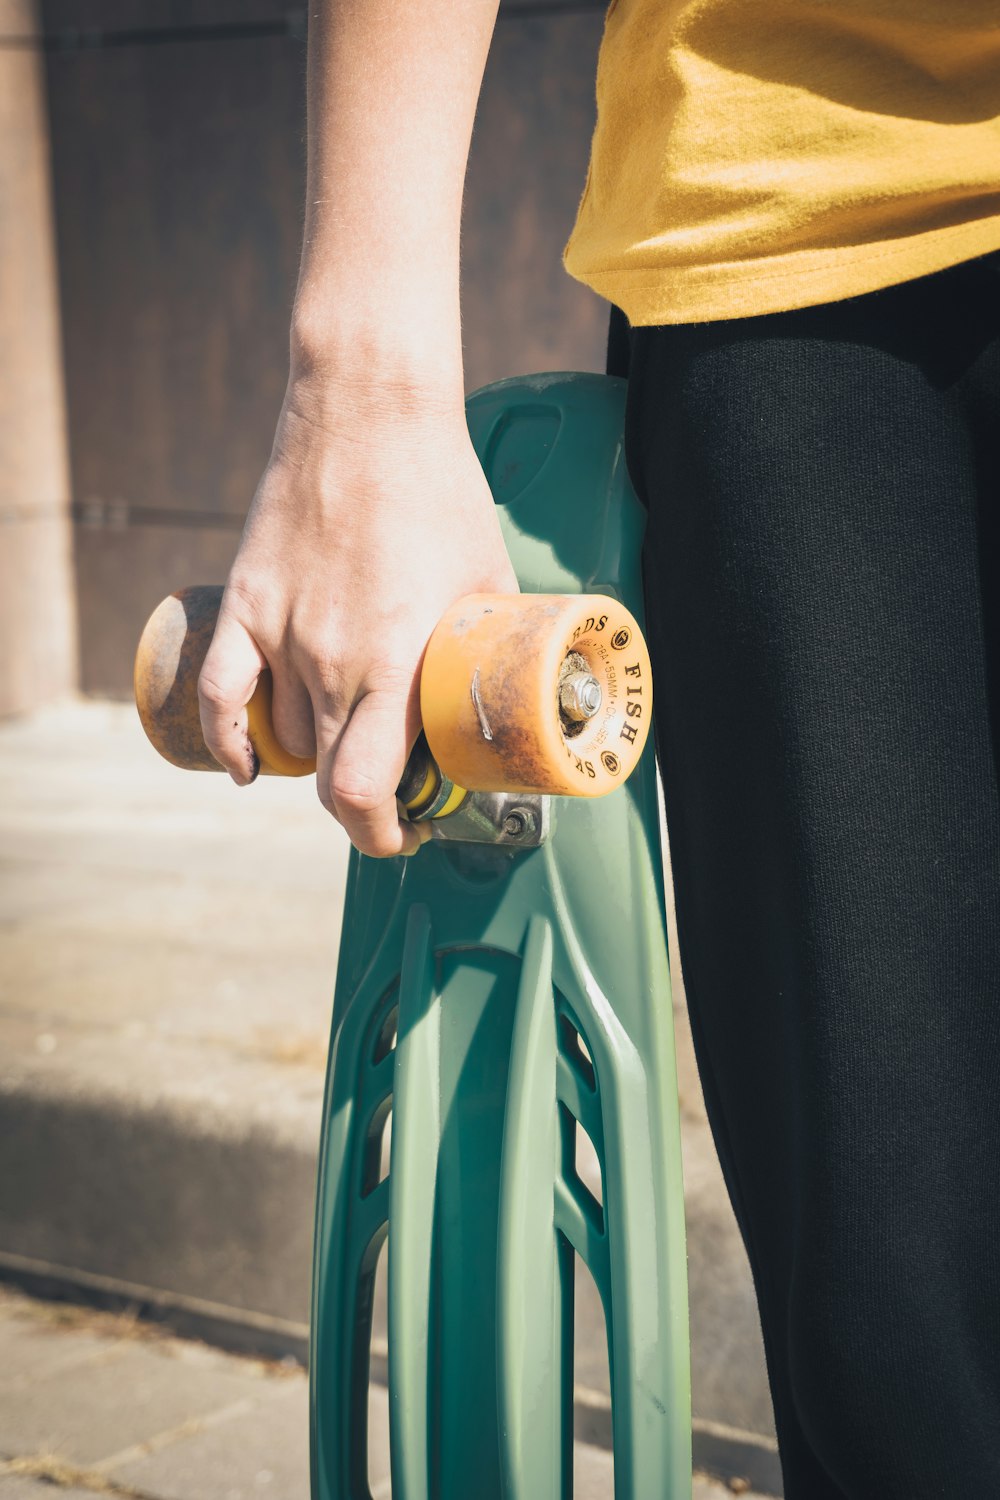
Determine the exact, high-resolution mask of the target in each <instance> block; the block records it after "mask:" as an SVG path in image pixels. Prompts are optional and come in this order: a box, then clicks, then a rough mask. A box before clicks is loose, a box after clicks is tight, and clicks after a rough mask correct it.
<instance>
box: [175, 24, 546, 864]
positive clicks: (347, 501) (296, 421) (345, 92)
mask: <svg viewBox="0 0 1000 1500" xmlns="http://www.w3.org/2000/svg"><path fill="white" fill-rule="evenodd" d="M497 3H498V0H320V3H319V5H318V8H317V9H316V10H315V11H313V12H312V13H311V16H310V39H309V127H308V133H309V163H308V189H307V196H308V202H307V210H306V226H305V240H304V245H303V251H302V262H301V267H300V274H299V285H298V291H297V294H296V300H295V310H294V314H293V320H292V330H291V369H290V375H289V382H288V389H287V392H286V396H285V402H284V406H283V407H282V411H281V415H280V418H279V422H278V429H277V433H276V436H275V441H274V449H273V452H272V455H271V460H270V463H269V464H268V467H267V469H266V470H265V473H264V476H263V478H262V480H261V483H260V486H259V488H258V491H257V494H256V496H255V498H254V502H253V505H252V507H251V510H250V514H249V516H248V518H247V525H246V529H245V531H244V535H243V540H242V542H241V545H240V550H239V553H238V555H237V558H236V561H235V563H234V565H233V569H232V572H231V574H230V577H229V582H228V585H227V589H226V595H225V598H224V600H223V606H222V613H221V615H220V620H219V627H218V630H217V631H216V635H215V639H214V641H213V644H212V647H211V650H210V652H209V655H208V657H207V659H206V662H205V667H204V670H203V672H202V677H201V683H200V696H201V707H202V724H203V728H204V731H205V738H206V741H207V743H208V745H209V748H210V749H211V750H212V752H213V754H214V755H215V756H216V757H217V759H219V760H220V761H221V762H222V764H223V765H224V766H225V767H226V768H227V770H229V772H230V774H231V775H232V776H233V777H234V779H235V780H237V781H239V782H241V783H245V782H247V781H249V780H252V779H253V775H254V774H255V769H254V767H253V764H252V752H251V750H250V748H249V741H248V740H247V737H246V713H245V707H244V706H245V704H246V702H247V700H248V698H249V697H250V695H251V694H252V692H253V689H254V686H255V685H256V681H257V676H258V674H259V673H260V671H261V669H262V668H263V666H264V665H265V664H266V665H269V666H270V667H271V669H272V671H273V674H274V720H275V729H276V731H277V734H278V737H279V739H280V740H281V741H282V743H283V744H284V745H285V746H286V747H287V748H288V749H289V750H291V751H293V752H294V753H296V754H300V755H308V754H312V753H314V752H315V753H316V755H317V758H318V772H317V781H318V789H319V795H320V798H321V799H322V801H323V803H324V805H325V806H327V807H328V808H329V810H330V811H331V812H332V813H334V815H335V816H337V817H338V818H339V819H340V820H341V822H342V823H343V824H344V826H345V828H346V829H347V831H348V833H349V834H350V836H351V838H352V840H353V841H354V842H355V843H356V844H357V845H358V847H359V848H361V849H363V850H365V851H366V852H367V853H371V854H383V855H387V854H395V853H399V852H401V851H403V850H409V849H411V848H414V847H416V843H417V834H416V831H415V830H414V829H413V828H411V827H409V826H408V825H406V824H405V823H401V822H400V820H399V818H398V815H397V808H396V802H395V795H394V794H395V788H396V785H397V783H398V780H399V777H400V775H401V774H402V769H403V766H404V764H405V760H406V755H407V752H408V750H409V747H410V745H411V744H412V742H413V739H414V738H415V737H416V734H417V731H418V728H419V705H418V699H417V683H418V674H419V666H420V659H421V656H422V653H423V649H424V646H425V644H426V642H427V639H428V637H429V635H430V633H431V631H432V629H433V628H434V625H435V624H436V623H437V620H438V618H439V617H440V615H441V614H442V613H443V611H444V609H445V608H446V607H447V606H448V604H450V603H451V602H452V601H453V600H454V599H456V598H459V597H460V596H461V595H462V594H466V593H471V592H475V591H482V590H504V589H513V588H516V583H515V580H514V577H513V573H512V571H511V568H510V564H509V561H508V559H507V555H506V552H505V550H504V547H503V543H502V540H501V537H500V533H499V528H498V525H497V521H496V516H495V512H494V507H493V503H492V500H491V497H490V494H489V490H488V487H487V485H486V482H485V479H484V478H483V474H482V470H481V469H480V467H479V464H478V462H477V460H476V457H475V454H474V453H473V451H472V447H471V444H470V442H469V438H468V433H467V431H466V427H465V416H464V405H463V379H462V353H461V326H460V316H459V233H460V222H461V202H462V188H463V183H464V177H465V168H466V161H467V158H468V151H469V141H470V137H471V133H472V123H473V118H474V115H475V108H476V101H477V98H478V94H479V88H480V84H481V81H482V74H483V69H484V66H485V62H486V55H487V52H488V49H489V43H490V38H491V35H492V31H493V26H494V23H495V20H496V11H497Z"/></svg>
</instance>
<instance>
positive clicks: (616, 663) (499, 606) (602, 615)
mask: <svg viewBox="0 0 1000 1500" xmlns="http://www.w3.org/2000/svg"><path fill="white" fill-rule="evenodd" d="M420 711H421V716H422V718H423V723H424V733H425V734H426V736H427V742H428V744H429V746H430V750H431V754H432V755H433V756H434V759H435V760H436V761H437V763H438V765H439V766H440V767H441V770H442V771H443V772H444V774H445V775H446V776H447V777H448V778H449V779H450V780H451V781H454V782H456V783H457V784H458V785H460V786H463V787H475V788H476V789H477V790H479V791H484V792H532V793H539V794H542V795H545V794H552V795H555V796H564V797H602V796H604V795H605V793H607V792H611V791H614V789H615V787H616V786H620V785H621V784H622V782H623V781H625V780H627V778H628V777H629V775H630V774H631V772H632V770H633V769H634V767H635V765H636V762H637V761H638V759H639V756H640V755H641V754H642V749H643V746H644V745H645V743H646V736H647V734H648V733H649V728H650V723H651V714H652V682H651V674H650V667H649V653H648V651H647V650H646V643H645V641H644V639H643V636H642V632H641V630H640V629H639V626H638V625H637V624H636V621H635V619H634V617H633V616H632V615H631V614H630V613H629V611H628V610H627V609H626V608H625V606H624V605H623V604H619V603H618V601H617V600H616V599H611V598H608V597H606V596H605V595H603V594H575V595H568V596H567V595H562V594H470V595H469V596H468V597H467V598H464V599H460V600H459V601H458V603H457V604H454V605H453V606H452V607H451V609H449V610H448V611H447V613H446V614H445V615H444V616H443V617H442V619H441V621H440V623H439V624H438V626H437V628H436V629H435V631H434V634H433V635H432V636H431V639H430V642H429V643H428V646H427V652H426V655H425V657H424V665H423V672H422V674H421V679H420Z"/></svg>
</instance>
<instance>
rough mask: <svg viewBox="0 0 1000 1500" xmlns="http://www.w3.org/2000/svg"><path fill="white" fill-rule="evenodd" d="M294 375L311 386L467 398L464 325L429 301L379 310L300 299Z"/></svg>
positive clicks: (332, 297) (354, 301) (450, 310)
mask: <svg viewBox="0 0 1000 1500" xmlns="http://www.w3.org/2000/svg"><path fill="white" fill-rule="evenodd" d="M289 354H290V373H291V381H292V383H293V384H294V385H301V386H302V387H303V388H308V387H309V386H313V385H318V386H322V385H324V384H335V385H338V386H343V385H347V386H350V387H355V388H358V389H362V390H363V389H366V388H373V389H380V388H382V387H387V388H389V389H390V390H400V391H412V392H413V394H414V396H419V395H420V393H422V392H424V393H426V394H427V396H428V397H433V396H434V395H435V394H438V395H439V394H440V393H444V392H447V393H448V395H449V396H452V397H453V396H454V395H455V394H458V395H459V396H461V395H462V392H463V371H462V338H461V321H460V317H459V311H458V297H457V294H456V296H455V298H454V307H452V306H449V305H448V303H447V302H444V301H442V300H441V299H435V298H434V297H432V296H427V297H425V298H424V300H423V301H422V302H421V303H419V304H417V303H415V302H414V301H413V300H412V298H411V299H409V300H406V301H403V300H401V299H396V300H395V301H393V300H390V299H386V300H384V301H383V302H382V303H381V304H380V305H379V306H377V307H371V306H369V305H367V303H366V302H364V301H362V299H360V298H358V297H351V296H349V295H343V296H338V295H337V294H335V293H333V292H332V291H329V290H328V291H326V292H324V294H323V295H322V296H316V295H314V294H310V293H307V292H303V290H302V289H301V288H300V291H299V293H298V294H297V295H296V299H295V307H294V309H293V313H292V322H291V329H290V336H289Z"/></svg>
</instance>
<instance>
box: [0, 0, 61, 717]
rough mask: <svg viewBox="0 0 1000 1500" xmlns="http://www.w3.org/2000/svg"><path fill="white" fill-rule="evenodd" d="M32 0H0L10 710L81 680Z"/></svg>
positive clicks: (4, 671)
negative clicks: (76, 643) (77, 660)
mask: <svg viewBox="0 0 1000 1500" xmlns="http://www.w3.org/2000/svg"><path fill="white" fill-rule="evenodd" d="M36 19H37V18H36V14H35V7H34V4H33V3H31V0H0V350H2V351H3V363H2V365H0V717H2V716H5V715H7V714H16V713H23V712H24V711H26V710H27V709H31V708H35V707H38V706H39V705H40V704H42V703H45V702H47V701H48V700H50V699H52V698H57V697H59V696H60V695H61V694H63V693H65V692H67V691H68V690H69V689H70V688H72V687H73V686H74V684H75V681H76V646H75V638H74V637H75V626H76V618H75V608H74V603H73V574H72V567H71V555H70V529H69V475H68V470H67V463H66V431H65V412H64V408H63V390H62V367H61V358H60V348H59V319H58V307H57V301H56V268H55V258H54V254H53V244H52V209H51V198H50V192H49V163H48V132H47V128H46V120H45V94H44V75H43V70H42V67H41V58H40V54H39V52H38V49H37V46H36V45H34V39H35V37H36V35H37V26H36Z"/></svg>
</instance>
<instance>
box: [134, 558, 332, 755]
mask: <svg viewBox="0 0 1000 1500" xmlns="http://www.w3.org/2000/svg"><path fill="white" fill-rule="evenodd" d="M221 603H222V587H221V585H219V584H200V585H196V586H195V587H193V588H187V589H178V591H177V593H176V594H170V595H169V597H168V598H166V599H164V600H163V602H162V604H159V605H157V607H156V609H155V610H154V611H153V613H152V614H151V615H150V617H149V619H148V621H147V622H146V628H145V630H144V631H143V632H142V636H141V638H140V640H139V648H138V650H137V651H136V656H135V673H134V678H133V683H134V688H135V703H136V707H137V708H138V710H139V718H140V719H141V720H142V727H143V729H145V731H146V734H147V736H148V738H149V740H150V742H151V743H152V745H153V746H154V748H155V749H157V750H158V751H159V752H160V754H161V755H162V756H163V758H164V759H165V760H169V761H170V762H171V763H172V764H173V765H175V766H181V767H182V768H183V769H184V770H187V771H220V770H221V769H222V767H221V766H220V765H219V762H218V761H217V760H216V759H215V757H214V756H213V755H212V753H211V751H210V750H209V749H208V747H207V746H206V744H205V741H204V739H203V738H202V733H201V719H200V717H199V713H198V674H199V673H200V672H201V667H202V662H203V661H204V660H205V656H206V654H207V652H208V648H209V646H210V645H211V643H212V636H213V634H214V633H215V624H216V621H217V620H218V617H219V605H220V604H221ZM247 721H248V722H247V727H248V732H249V735H250V741H251V744H252V745H253V747H254V749H255V750H256V752H257V756H258V758H259V760H260V769H261V771H262V772H263V773H264V774H265V775H270V776H308V775H309V773H310V772H311V771H315V769H316V762H315V761H314V760H302V759H301V758H300V757H299V756H297V755H291V754H289V752H288V751H287V750H286V749H285V748H284V746H283V745H281V744H279V742H278V740H277V738H276V737H275V733H274V726H273V725H272V723H271V674H270V672H262V673H261V675H260V680H259V681H258V683H257V688H256V690H255V692H254V695H253V697H252V698H251V700H250V702H249V703H248V704H247Z"/></svg>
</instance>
